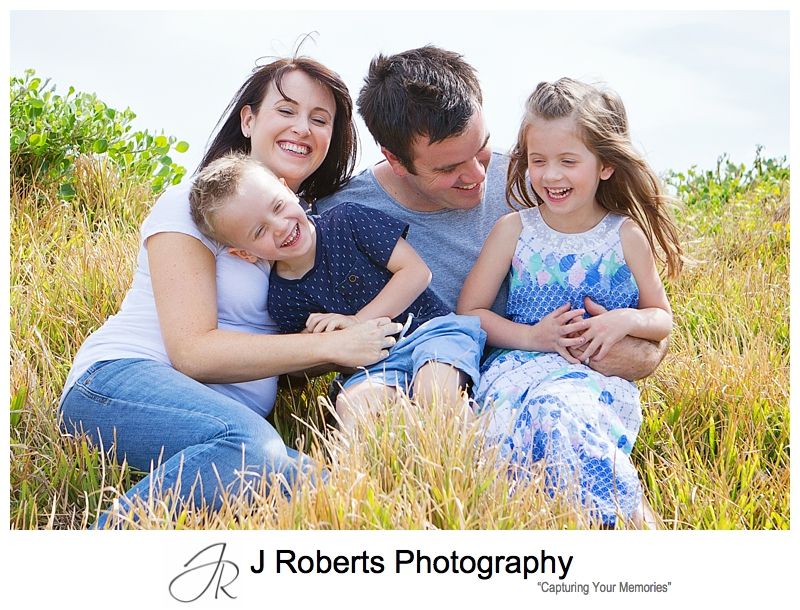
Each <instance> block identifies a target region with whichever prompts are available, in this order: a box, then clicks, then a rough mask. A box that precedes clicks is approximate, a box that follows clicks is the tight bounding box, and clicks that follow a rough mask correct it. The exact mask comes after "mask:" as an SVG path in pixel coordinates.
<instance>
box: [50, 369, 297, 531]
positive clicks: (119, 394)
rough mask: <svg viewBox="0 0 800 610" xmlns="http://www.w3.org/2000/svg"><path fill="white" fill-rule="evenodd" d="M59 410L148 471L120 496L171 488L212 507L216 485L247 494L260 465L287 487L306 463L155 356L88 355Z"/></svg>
mask: <svg viewBox="0 0 800 610" xmlns="http://www.w3.org/2000/svg"><path fill="white" fill-rule="evenodd" d="M61 414H62V417H63V420H62V427H63V429H64V430H66V431H67V432H68V433H72V432H76V431H77V432H84V433H86V434H87V435H88V436H89V437H90V438H91V440H92V441H93V442H94V443H95V444H96V445H98V446H102V447H103V448H104V450H105V451H109V450H111V449H112V447H113V449H114V451H115V455H116V457H117V459H118V460H119V461H120V462H121V461H122V460H123V459H125V460H127V462H128V464H129V465H130V466H132V467H134V468H136V469H137V470H141V471H144V472H148V473H150V474H149V475H148V476H146V477H144V478H143V479H142V480H141V481H139V483H137V484H136V485H134V486H133V487H132V488H131V489H130V490H128V492H127V493H126V494H125V498H123V499H121V500H125V499H127V500H130V499H132V498H134V497H136V496H138V497H139V498H140V499H142V500H144V501H147V500H148V499H149V498H150V497H151V495H152V496H157V495H158V494H159V492H161V491H162V490H163V491H166V490H168V489H175V490H176V492H177V498H178V499H179V501H180V500H189V499H192V500H193V501H194V503H195V505H196V506H201V505H205V506H207V507H209V508H212V509H218V508H219V507H220V504H221V494H222V492H227V493H233V494H249V493H251V492H252V487H253V486H255V485H257V484H258V482H259V481H260V480H261V476H262V473H264V472H266V474H267V475H270V474H276V475H283V477H284V479H285V481H286V485H288V486H289V487H291V486H292V485H293V483H294V481H295V479H296V476H297V474H298V471H299V470H301V469H306V468H308V469H310V467H311V466H312V464H313V462H311V460H307V458H305V457H304V460H305V461H303V462H300V461H299V459H298V458H299V455H298V452H297V451H296V450H294V449H291V448H289V447H286V446H285V445H284V443H283V440H282V439H281V437H280V435H279V434H278V432H277V431H276V430H275V428H273V427H272V426H271V425H270V424H269V422H267V421H266V420H265V419H264V418H263V417H261V416H260V415H258V414H256V413H255V412H254V411H252V410H250V409H249V408H247V407H246V406H244V405H242V404H241V403H239V402H236V401H235V400H233V399H232V398H229V397H228V396H225V395H223V394H220V393H219V392H217V391H215V390H212V389H211V388H209V387H207V386H205V385H203V384H202V383H200V382H198V381H195V380H193V379H191V378H189V377H187V376H186V375H183V374H182V373H179V372H178V371H176V370H175V369H174V368H172V367H171V366H169V365H166V364H162V363H160V362H156V361H155V360H146V359H122V360H106V361H103V362H95V363H94V364H93V365H92V366H90V367H89V369H88V370H87V371H86V372H85V373H84V374H83V375H82V376H81V377H80V378H79V379H78V380H77V381H76V383H75V385H73V387H72V388H71V389H70V390H69V392H68V393H67V395H66V396H65V397H64V400H63V402H62V404H61ZM285 490H286V489H285ZM121 504H122V505H123V506H122V511H124V508H125V505H126V502H121ZM109 516H110V514H109V513H108V512H105V513H103V514H102V515H101V516H100V518H99V520H98V522H97V524H96V527H100V528H102V527H104V526H105V524H106V522H107V520H108V519H109Z"/></svg>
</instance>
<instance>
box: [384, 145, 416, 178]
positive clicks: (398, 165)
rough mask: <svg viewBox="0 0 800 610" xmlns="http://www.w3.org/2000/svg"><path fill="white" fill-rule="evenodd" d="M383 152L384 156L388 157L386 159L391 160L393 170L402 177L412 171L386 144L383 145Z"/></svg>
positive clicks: (390, 164)
mask: <svg viewBox="0 0 800 610" xmlns="http://www.w3.org/2000/svg"><path fill="white" fill-rule="evenodd" d="M381 152H382V153H383V156H384V157H386V160H387V161H388V162H389V166H390V167H391V168H392V172H394V174H395V175H396V176H399V177H401V178H402V177H403V176H406V175H408V174H410V173H411V172H409V171H408V168H406V166H405V165H403V162H402V161H401V160H400V157H398V156H397V155H396V154H394V153H393V152H391V151H390V150H389V149H388V148H386V147H385V146H381Z"/></svg>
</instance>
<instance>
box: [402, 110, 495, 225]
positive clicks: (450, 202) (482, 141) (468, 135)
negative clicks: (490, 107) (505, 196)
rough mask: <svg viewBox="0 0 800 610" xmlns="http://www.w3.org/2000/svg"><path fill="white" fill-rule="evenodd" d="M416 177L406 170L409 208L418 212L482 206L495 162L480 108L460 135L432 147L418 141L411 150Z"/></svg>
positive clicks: (425, 140) (419, 139) (404, 169)
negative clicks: (410, 198)
mask: <svg viewBox="0 0 800 610" xmlns="http://www.w3.org/2000/svg"><path fill="white" fill-rule="evenodd" d="M411 154H412V159H413V163H414V173H411V172H410V171H408V169H406V168H403V169H402V170H401V171H403V173H404V175H402V176H401V177H402V178H403V180H404V181H405V183H406V185H407V186H408V187H409V190H410V191H412V192H413V195H414V201H413V202H411V201H409V202H408V203H409V204H410V205H409V207H412V208H413V209H415V210H419V211H431V212H432V211H436V210H441V209H460V210H469V209H471V208H474V207H475V206H476V205H478V204H480V202H481V200H482V198H483V191H484V188H485V181H486V168H487V167H488V166H489V161H490V160H491V158H492V151H491V149H490V148H489V132H488V131H487V130H486V125H485V123H484V121H483V111H482V110H481V108H480V107H478V109H477V110H476V111H475V113H474V114H473V115H472V118H471V119H470V121H469V123H468V124H467V128H466V129H465V130H464V131H463V132H462V133H461V134H459V135H457V136H453V137H450V138H447V139H445V140H442V141H441V142H436V143H435V144H431V143H430V141H429V140H428V138H427V137H419V138H416V140H415V141H414V144H413V145H412V147H411Z"/></svg>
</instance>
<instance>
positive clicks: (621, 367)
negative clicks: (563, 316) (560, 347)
mask: <svg viewBox="0 0 800 610" xmlns="http://www.w3.org/2000/svg"><path fill="white" fill-rule="evenodd" d="M584 307H585V309H586V311H587V313H588V314H589V315H591V316H599V315H600V314H602V313H605V312H606V311H607V310H606V308H605V307H603V306H601V305H598V304H597V303H595V302H594V301H592V300H591V299H589V298H586V299H584ZM668 345H669V340H668V339H664V340H663V341H661V342H660V343H654V342H653V341H647V340H646V339H637V338H636V337H630V336H627V337H624V338H623V339H620V340H619V341H618V342H617V343H615V344H614V346H613V347H611V349H610V350H608V353H607V354H605V355H604V356H603V358H602V359H601V360H596V359H589V362H584V361H585V360H586V357H585V356H584V351H585V350H586V346H585V345H582V346H571V347H569V348H567V349H569V352H570V354H571V355H572V356H573V357H574V358H576V359H577V360H580V361H581V362H584V364H587V365H588V366H590V367H591V368H593V369H594V370H595V371H597V372H598V373H602V374H603V375H607V376H616V377H622V378H623V379H627V380H628V381H636V380H637V379H643V378H644V377H647V376H649V375H651V374H652V373H653V371H655V370H656V368H658V365H659V364H660V363H661V361H662V360H663V359H664V356H665V355H666V354H667V347H668Z"/></svg>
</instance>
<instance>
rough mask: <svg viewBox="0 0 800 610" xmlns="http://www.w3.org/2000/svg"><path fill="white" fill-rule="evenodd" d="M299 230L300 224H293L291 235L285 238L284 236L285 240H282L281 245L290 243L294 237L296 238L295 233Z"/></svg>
mask: <svg viewBox="0 0 800 610" xmlns="http://www.w3.org/2000/svg"><path fill="white" fill-rule="evenodd" d="M299 231H300V226H299V225H295V227H294V230H293V231H292V234H291V235H289V237H287V238H286V241H284V242H283V243H282V244H281V246H287V245H289V244H290V243H292V242H293V241H294V240H295V239H297V233H298V232H299Z"/></svg>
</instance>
